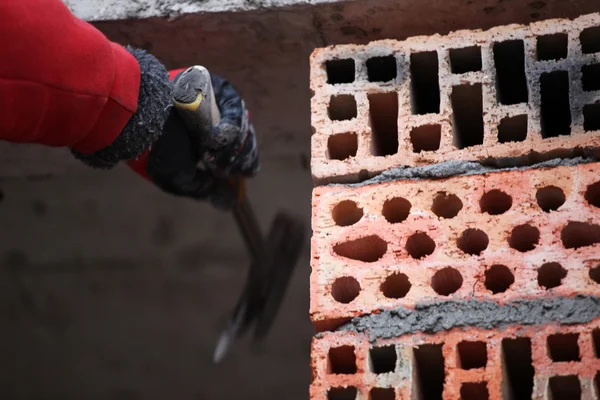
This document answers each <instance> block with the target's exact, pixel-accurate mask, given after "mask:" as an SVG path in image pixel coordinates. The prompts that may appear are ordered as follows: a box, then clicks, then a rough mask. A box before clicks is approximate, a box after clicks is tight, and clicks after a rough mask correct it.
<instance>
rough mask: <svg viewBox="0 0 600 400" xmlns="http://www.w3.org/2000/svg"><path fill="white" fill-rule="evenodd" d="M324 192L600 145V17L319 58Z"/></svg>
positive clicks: (316, 83) (326, 51)
mask: <svg viewBox="0 0 600 400" xmlns="http://www.w3.org/2000/svg"><path fill="white" fill-rule="evenodd" d="M310 78H311V90H312V92H313V93H314V95H313V97H312V100H311V107H312V126H313V135H312V164H311V165H312V173H313V178H314V181H315V183H317V184H323V183H330V182H356V181H358V180H362V179H364V178H367V177H370V176H373V175H375V174H377V173H379V172H381V171H384V170H387V169H389V168H392V167H399V166H417V165H424V164H431V163H438V162H443V161H447V160H483V159H488V158H503V157H517V158H519V157H522V158H523V159H521V160H520V161H523V162H524V161H525V160H524V158H526V156H532V155H535V159H540V158H549V157H552V156H556V155H559V154H566V153H569V152H571V151H572V150H574V149H578V148H589V150H592V149H595V148H598V147H599V145H600V104H599V103H597V101H598V100H600V92H599V91H598V90H599V89H600V15H599V14H593V15H587V16H582V17H580V18H578V19H576V20H573V21H570V20H547V21H542V22H537V23H533V24H531V25H529V26H521V25H509V26H504V27H497V28H493V29H491V30H488V31H459V32H454V33H451V34H449V35H448V36H439V35H433V36H426V37H412V38H409V39H407V40H406V41H402V42H399V41H393V40H384V41H376V42H372V43H370V44H368V45H365V46H356V45H341V46H340V45H337V46H331V47H327V48H321V49H317V50H316V51H315V52H314V53H313V54H312V56H311V76H310Z"/></svg>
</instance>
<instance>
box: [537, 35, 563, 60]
mask: <svg viewBox="0 0 600 400" xmlns="http://www.w3.org/2000/svg"><path fill="white" fill-rule="evenodd" d="M568 44H569V36H568V35H567V34H566V33H555V34H553V35H544V36H538V38H537V59H538V60H539V61H545V60H562V59H563V58H567V52H568Z"/></svg>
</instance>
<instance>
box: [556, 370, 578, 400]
mask: <svg viewBox="0 0 600 400" xmlns="http://www.w3.org/2000/svg"><path fill="white" fill-rule="evenodd" d="M548 392H549V393H548V397H549V398H550V399H554V400H562V399H565V400H566V399H568V400H578V399H581V384H580V383H579V378H578V377H577V375H567V376H553V377H551V378H550V382H549V385H548Z"/></svg>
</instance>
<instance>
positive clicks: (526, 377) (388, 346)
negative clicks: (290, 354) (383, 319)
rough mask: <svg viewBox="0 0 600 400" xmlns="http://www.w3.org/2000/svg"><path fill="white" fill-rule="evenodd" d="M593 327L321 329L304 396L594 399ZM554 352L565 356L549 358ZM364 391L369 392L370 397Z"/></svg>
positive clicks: (597, 325)
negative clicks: (347, 352) (341, 368)
mask: <svg viewBox="0 0 600 400" xmlns="http://www.w3.org/2000/svg"><path fill="white" fill-rule="evenodd" d="M599 329H600V319H596V320H594V321H592V322H591V323H589V324H585V325H576V326H559V325H554V324H549V325H541V326H513V327H509V328H506V329H503V330H482V329H475V328H465V329H456V328H455V329H452V330H448V331H444V332H440V333H437V334H431V335H427V334H421V333H417V334H413V335H406V336H402V337H399V338H394V339H385V340H378V341H376V342H374V343H370V342H369V340H368V336H367V335H366V334H357V333H353V332H343V331H340V332H328V333H324V334H323V336H321V337H319V338H317V337H315V338H314V339H313V342H312V348H311V366H312V371H313V381H312V384H311V387H310V397H311V400H326V399H332V400H335V399H354V398H356V399H374V400H377V398H385V399H396V400H409V399H416V398H441V399H444V400H459V399H465V400H468V399H490V400H500V399H508V398H534V399H552V398H554V399H577V398H581V399H596V398H598V397H600V387H599V386H598V385H600V379H599V376H600V375H599V374H600V354H599V353H598V349H597V348H596V346H597V342H598V340H600V339H599V338H597V336H598V335H599V333H598V332H600V331H599ZM565 338H567V339H565ZM571 339H574V340H571ZM553 341H554V342H553ZM561 341H562V343H561ZM594 342H596V345H595V344H594ZM340 347H345V348H351V349H353V351H354V356H355V357H354V358H352V359H351V360H349V359H345V360H338V359H336V353H335V352H334V353H331V349H336V348H340ZM553 352H554V353H556V352H558V353H559V354H561V355H562V356H563V357H564V358H563V359H556V358H555V357H553V355H552V353H553ZM332 354H333V356H332ZM332 358H333V359H332ZM332 362H342V363H343V362H347V363H351V364H352V365H347V366H346V367H347V368H348V370H350V369H351V370H352V371H355V372H353V373H346V374H339V373H336V371H335V370H332V368H331V363H332ZM350 367H351V368H350ZM376 389H378V390H376ZM336 390H337V392H336ZM340 390H346V392H341V391H340ZM373 390H375V392H373ZM340 393H345V394H348V393H356V395H355V396H346V397H344V396H341V395H340ZM370 393H371V394H373V393H375V395H374V396H373V395H372V396H371V397H369V394H370ZM419 393H421V394H424V395H425V396H424V397H420V396H419ZM511 393H512V396H511ZM578 393H580V394H581V395H580V397H579V396H577V394H578ZM379 396H382V397H379ZM383 396H385V397H383Z"/></svg>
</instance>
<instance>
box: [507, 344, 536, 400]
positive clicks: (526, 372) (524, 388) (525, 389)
mask: <svg viewBox="0 0 600 400" xmlns="http://www.w3.org/2000/svg"><path fill="white" fill-rule="evenodd" d="M502 353H503V357H502V361H503V363H504V368H502V375H503V377H502V378H503V379H502V380H503V381H504V385H503V386H502V398H504V399H531V395H532V394H533V377H534V373H535V372H534V368H533V360H532V355H531V339H530V338H527V337H519V338H515V339H503V340H502Z"/></svg>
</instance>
